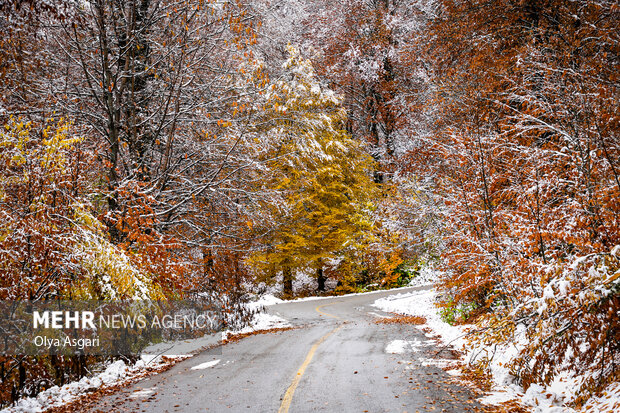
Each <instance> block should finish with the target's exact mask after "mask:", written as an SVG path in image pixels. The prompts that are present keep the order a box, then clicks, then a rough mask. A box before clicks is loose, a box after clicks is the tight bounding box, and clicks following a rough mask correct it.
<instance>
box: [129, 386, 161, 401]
mask: <svg viewBox="0 0 620 413" xmlns="http://www.w3.org/2000/svg"><path fill="white" fill-rule="evenodd" d="M156 388H157V387H149V388H147V389H142V390H138V391H135V392H133V393H131V394H130V395H129V397H130V398H132V399H139V398H142V397H146V396H149V395H151V394H153V393H155V389H156Z"/></svg>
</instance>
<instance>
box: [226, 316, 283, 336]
mask: <svg viewBox="0 0 620 413" xmlns="http://www.w3.org/2000/svg"><path fill="white" fill-rule="evenodd" d="M286 327H290V324H289V323H288V322H287V321H286V320H285V319H283V318H282V317H278V316H277V315H272V314H267V313H256V314H254V318H253V319H252V323H251V324H250V325H249V326H247V327H244V328H242V329H239V330H226V331H224V332H223V333H222V339H223V340H226V339H227V338H228V337H230V336H232V335H235V334H247V333H253V332H255V331H261V330H271V329H274V328H286Z"/></svg>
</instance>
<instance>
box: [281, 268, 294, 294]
mask: <svg viewBox="0 0 620 413" xmlns="http://www.w3.org/2000/svg"><path fill="white" fill-rule="evenodd" d="M282 283H283V284H284V286H283V290H282V292H283V293H284V295H285V296H292V295H293V272H292V271H291V267H289V266H288V265H285V266H284V267H282Z"/></svg>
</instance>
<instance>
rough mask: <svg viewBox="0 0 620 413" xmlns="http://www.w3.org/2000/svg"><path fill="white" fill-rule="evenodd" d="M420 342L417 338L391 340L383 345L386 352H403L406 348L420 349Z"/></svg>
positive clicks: (411, 349)
mask: <svg viewBox="0 0 620 413" xmlns="http://www.w3.org/2000/svg"><path fill="white" fill-rule="evenodd" d="M421 345H422V343H421V342H420V341H419V340H414V341H409V340H392V341H391V342H389V343H388V345H387V346H386V347H385V352H386V353H388V354H403V353H405V352H406V351H407V350H410V351H420V346H421Z"/></svg>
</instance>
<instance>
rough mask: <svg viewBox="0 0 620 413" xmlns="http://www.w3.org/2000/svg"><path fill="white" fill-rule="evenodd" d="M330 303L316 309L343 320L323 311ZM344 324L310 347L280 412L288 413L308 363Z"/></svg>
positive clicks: (287, 391) (284, 398)
mask: <svg viewBox="0 0 620 413" xmlns="http://www.w3.org/2000/svg"><path fill="white" fill-rule="evenodd" d="M328 305H331V304H323V305H320V306H318V307H317V308H315V310H316V311H317V312H318V313H320V314H323V315H325V316H327V317H332V318H335V319H338V320H342V318H340V317H338V316H335V315H333V314H329V313H326V312H323V311H321V308H323V307H325V306H328ZM343 326H344V324H341V325H340V326H338V327H336V328H334V329H333V330H332V331H330V332H329V333H327V334H325V335H324V336H323V337H321V338H320V339H319V341H317V342H316V343H314V345H313V346H312V347H311V348H310V351H309V352H308V355H307V356H306V359H305V360H304V362H303V363H302V364H301V367H299V370H297V374H296V375H295V377H294V378H293V382H292V383H291V385H290V386H289V388H288V389H287V390H286V393H285V394H284V397H283V398H282V404H281V405H280V409H279V410H278V413H288V409H289V408H290V407H291V403H292V401H293V395H294V394H295V389H297V386H298V385H299V382H300V381H301V377H302V376H303V375H304V372H305V371H306V368H308V365H309V364H310V362H311V361H312V358H313V357H314V353H316V349H317V348H318V347H319V346H320V345H321V343H322V342H324V341H325V340H326V339H327V337H329V336H331V335H332V334H334V333H335V332H336V331H338V330H340V329H341V328H342V327H343Z"/></svg>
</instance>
